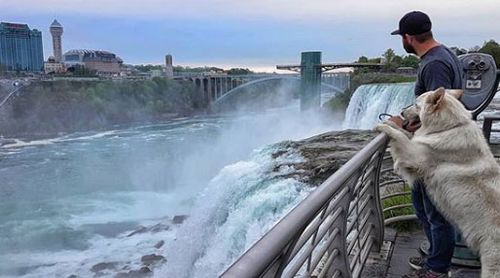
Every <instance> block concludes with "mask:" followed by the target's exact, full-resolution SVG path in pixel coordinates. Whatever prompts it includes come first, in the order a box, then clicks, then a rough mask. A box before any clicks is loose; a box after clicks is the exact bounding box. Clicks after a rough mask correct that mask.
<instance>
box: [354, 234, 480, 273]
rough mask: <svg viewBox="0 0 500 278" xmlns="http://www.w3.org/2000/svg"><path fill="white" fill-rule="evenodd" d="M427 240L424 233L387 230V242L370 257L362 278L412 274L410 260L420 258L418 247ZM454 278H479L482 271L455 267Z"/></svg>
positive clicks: (453, 270)
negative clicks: (379, 250)
mask: <svg viewBox="0 0 500 278" xmlns="http://www.w3.org/2000/svg"><path fill="white" fill-rule="evenodd" d="M424 240H425V236H424V233H423V232H422V231H414V232H396V231H395V230H394V229H390V228H386V230H385V241H384V245H383V247H382V251H381V252H380V253H373V254H371V255H370V257H369V259H368V262H367V265H366V267H365V269H364V271H363V275H362V277H367V278H368V277H369V278H396V277H398V278H399V277H401V276H402V275H404V274H408V273H410V272H411V271H412V270H411V268H410V267H409V266H408V258H409V257H412V256H418V255H419V253H418V247H419V245H420V243H421V242H422V241H424ZM451 277H452V278H479V277H480V270H479V269H472V268H459V267H455V266H454V267H453V268H452V270H451Z"/></svg>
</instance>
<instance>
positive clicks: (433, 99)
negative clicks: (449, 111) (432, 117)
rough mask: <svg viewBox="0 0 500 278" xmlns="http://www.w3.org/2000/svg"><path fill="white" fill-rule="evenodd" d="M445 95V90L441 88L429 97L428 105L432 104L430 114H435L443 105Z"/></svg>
mask: <svg viewBox="0 0 500 278" xmlns="http://www.w3.org/2000/svg"><path fill="white" fill-rule="evenodd" d="M444 95H445V90H444V88H443V87H440V88H439V89H437V90H435V91H434V92H433V93H432V94H430V95H429V96H428V97H427V99H426V100H427V103H429V104H430V109H429V112H433V111H435V110H437V109H438V108H439V106H440V105H441V103H443V99H444Z"/></svg>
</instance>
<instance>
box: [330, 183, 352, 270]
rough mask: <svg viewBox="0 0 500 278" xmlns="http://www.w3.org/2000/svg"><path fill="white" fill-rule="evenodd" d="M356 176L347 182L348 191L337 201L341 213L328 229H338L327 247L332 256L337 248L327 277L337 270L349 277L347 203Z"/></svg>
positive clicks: (350, 196)
mask: <svg viewBox="0 0 500 278" xmlns="http://www.w3.org/2000/svg"><path fill="white" fill-rule="evenodd" d="M357 179H358V177H354V178H351V180H350V182H349V184H346V186H348V187H349V192H348V193H347V194H346V195H345V196H344V197H343V198H342V201H341V202H339V205H338V206H339V207H341V208H343V210H342V213H341V215H340V216H339V217H338V218H337V220H335V222H334V224H333V225H332V229H330V231H329V233H333V232H334V228H336V229H339V234H338V236H337V237H336V238H335V240H334V241H333V243H332V245H331V247H330V248H328V253H329V255H330V256H332V255H333V254H334V252H335V250H338V252H339V253H338V254H337V255H336V258H335V259H334V260H333V261H332V264H331V265H329V266H327V267H328V271H327V275H326V276H327V277H334V275H335V273H336V272H337V271H338V272H339V274H340V276H339V277H344V278H349V277H351V269H350V267H349V254H348V253H347V218H348V216H349V215H348V214H349V203H350V202H351V199H352V189H353V188H354V185H355V184H356V181H357Z"/></svg>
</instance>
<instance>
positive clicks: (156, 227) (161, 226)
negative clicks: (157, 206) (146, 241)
mask: <svg viewBox="0 0 500 278" xmlns="http://www.w3.org/2000/svg"><path fill="white" fill-rule="evenodd" d="M168 230H170V226H169V225H168V224H164V223H158V224H156V225H153V226H151V227H149V228H148V229H147V231H148V232H152V233H158V232H163V231H168Z"/></svg>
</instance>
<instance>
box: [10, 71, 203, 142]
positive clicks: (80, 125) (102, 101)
mask: <svg viewBox="0 0 500 278" xmlns="http://www.w3.org/2000/svg"><path fill="white" fill-rule="evenodd" d="M23 90H24V91H23V92H22V93H21V94H20V95H19V96H18V97H17V98H16V101H14V102H12V103H11V104H9V105H8V106H6V107H5V109H6V110H5V113H4V117H3V118H2V120H0V130H2V134H3V135H5V136H9V135H19V134H29V135H33V134H53V133H57V132H70V131H77V130H88V129H99V128H105V127H107V126H109V125H115V124H125V125H126V124H130V123H133V122H149V121H160V120H162V119H167V118H171V117H175V116H185V115H190V114H192V113H193V112H195V111H196V110H198V109H204V108H205V106H206V103H204V100H203V99H202V97H201V94H199V92H198V91H197V90H196V88H195V86H194V85H193V84H192V83H188V82H186V83H180V82H177V81H175V80H171V79H167V78H162V77H156V78H154V79H153V80H147V81H128V80H120V81H112V80H107V81H70V80H61V81H53V82H38V83H33V84H31V85H30V86H28V87H26V89H23Z"/></svg>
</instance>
